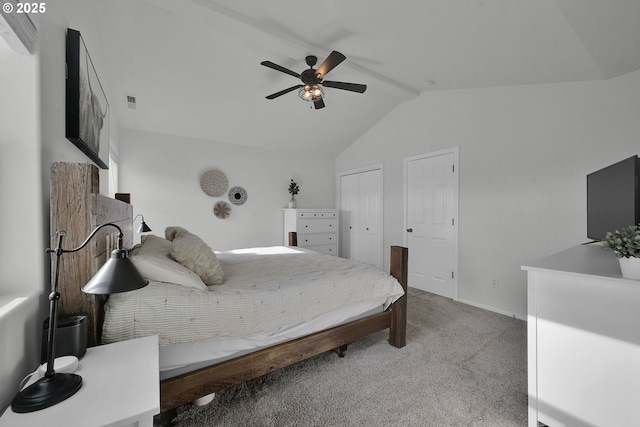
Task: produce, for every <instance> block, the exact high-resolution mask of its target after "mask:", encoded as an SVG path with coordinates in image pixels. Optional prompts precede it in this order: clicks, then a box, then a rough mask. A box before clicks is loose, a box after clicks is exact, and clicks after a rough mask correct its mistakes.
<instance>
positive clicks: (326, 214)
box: [284, 209, 338, 255]
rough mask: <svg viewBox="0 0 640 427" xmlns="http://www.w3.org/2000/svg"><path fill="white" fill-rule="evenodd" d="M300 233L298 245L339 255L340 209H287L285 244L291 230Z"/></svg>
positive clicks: (285, 212)
mask: <svg viewBox="0 0 640 427" xmlns="http://www.w3.org/2000/svg"><path fill="white" fill-rule="evenodd" d="M291 231H295V232H296V233H297V234H298V246H299V247H301V248H309V249H311V250H314V251H316V252H322V253H325V254H329V255H338V211H337V210H336V209H285V210H284V244H285V245H288V244H289V232H291Z"/></svg>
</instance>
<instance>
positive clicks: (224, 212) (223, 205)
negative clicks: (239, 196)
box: [213, 202, 231, 219]
mask: <svg viewBox="0 0 640 427" xmlns="http://www.w3.org/2000/svg"><path fill="white" fill-rule="evenodd" d="M213 214H214V215H215V216H217V217H218V218H220V219H225V218H226V217H228V216H229V215H231V206H229V203H227V202H218V203H216V204H215V205H214V206H213Z"/></svg>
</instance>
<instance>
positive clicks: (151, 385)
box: [0, 335, 160, 427]
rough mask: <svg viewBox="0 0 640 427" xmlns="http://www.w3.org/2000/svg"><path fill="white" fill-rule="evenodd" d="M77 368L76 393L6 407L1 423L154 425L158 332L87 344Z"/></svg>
mask: <svg viewBox="0 0 640 427" xmlns="http://www.w3.org/2000/svg"><path fill="white" fill-rule="evenodd" d="M76 373H77V374H79V375H80V376H82V388H81V389H80V390H79V391H78V392H77V393H76V394H74V395H73V396H71V397H70V398H68V399H67V400H65V401H63V402H60V403H58V404H57V405H54V406H51V407H49V408H47V409H42V410H40V411H36V412H31V413H27V414H16V413H15V412H13V411H12V410H11V407H9V408H7V410H6V411H5V413H4V414H3V415H2V417H1V418H0V426H12V427H13V426H21V427H23V426H24V427H26V426H65V427H67V426H82V427H89V426H149V427H151V426H153V416H154V415H156V414H158V413H159V412H160V376H159V367H158V337H157V336H155V335H154V336H151V337H145V338H138V339H135V340H129V341H122V342H119V343H115V344H108V345H103V346H99V347H92V348H89V349H87V353H86V354H85V355H84V357H83V358H82V359H81V360H80V365H79V368H78V370H77V371H76Z"/></svg>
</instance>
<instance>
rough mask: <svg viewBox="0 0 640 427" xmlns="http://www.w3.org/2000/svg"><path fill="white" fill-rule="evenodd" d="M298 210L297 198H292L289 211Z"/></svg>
mask: <svg viewBox="0 0 640 427" xmlns="http://www.w3.org/2000/svg"><path fill="white" fill-rule="evenodd" d="M295 208H296V198H295V197H294V196H291V200H289V209H295Z"/></svg>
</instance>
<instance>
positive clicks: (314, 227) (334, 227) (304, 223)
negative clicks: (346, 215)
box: [298, 219, 338, 235]
mask: <svg viewBox="0 0 640 427" xmlns="http://www.w3.org/2000/svg"><path fill="white" fill-rule="evenodd" d="M337 232H338V220H337V219H300V220H298V235H301V234H307V233H337Z"/></svg>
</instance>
